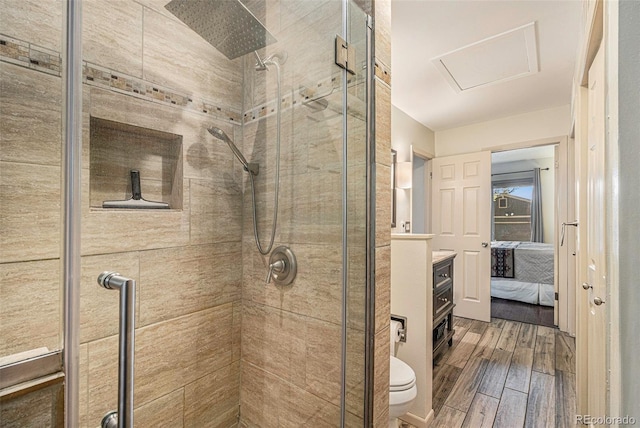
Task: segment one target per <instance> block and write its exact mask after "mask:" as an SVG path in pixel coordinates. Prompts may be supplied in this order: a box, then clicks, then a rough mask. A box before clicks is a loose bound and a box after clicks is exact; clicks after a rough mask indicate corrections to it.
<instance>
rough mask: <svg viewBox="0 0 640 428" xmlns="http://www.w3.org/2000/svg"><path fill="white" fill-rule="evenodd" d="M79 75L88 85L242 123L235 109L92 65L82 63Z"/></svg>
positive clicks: (239, 114)
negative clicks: (81, 70)
mask: <svg viewBox="0 0 640 428" xmlns="http://www.w3.org/2000/svg"><path fill="white" fill-rule="evenodd" d="M82 74H83V81H84V83H86V84H87V85H90V86H95V87H99V88H105V89H109V90H112V91H114V92H119V93H121V94H125V95H131V96H134V97H136V98H140V99H144V100H148V101H154V102H158V103H162V104H168V105H174V106H177V107H182V108H185V109H187V110H191V111H194V112H198V113H204V114H208V115H211V116H213V117H215V118H216V119H218V120H223V121H226V122H230V123H235V124H241V123H242V115H241V113H240V112H239V111H235V110H233V109H230V108H228V107H221V106H217V105H215V104H214V103H212V102H211V101H208V100H205V99H204V98H197V97H194V96H190V95H188V94H185V93H180V92H178V91H175V90H173V89H170V88H166V87H164V86H161V85H156V84H154V83H151V82H148V81H145V80H142V79H139V78H137V77H132V76H128V75H126V74H124V73H120V72H118V71H114V70H110V69H108V68H105V67H101V66H99V65H96V64H91V63H89V62H84V63H83V73H82Z"/></svg>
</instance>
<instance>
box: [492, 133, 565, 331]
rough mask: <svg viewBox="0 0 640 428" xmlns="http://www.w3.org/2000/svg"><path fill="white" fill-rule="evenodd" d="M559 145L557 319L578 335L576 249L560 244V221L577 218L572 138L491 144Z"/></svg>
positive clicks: (497, 148) (500, 148)
mask: <svg viewBox="0 0 640 428" xmlns="http://www.w3.org/2000/svg"><path fill="white" fill-rule="evenodd" d="M550 145H556V146H557V147H558V158H557V159H556V160H555V163H556V188H555V195H554V198H555V200H556V207H555V210H554V239H553V241H554V246H555V251H554V264H555V267H554V269H555V272H554V278H555V280H554V282H555V289H556V292H557V293H558V300H557V301H556V304H555V305H554V307H555V308H557V310H555V309H554V323H555V324H556V325H557V326H558V328H559V329H560V330H561V331H564V332H567V333H569V334H570V335H575V328H576V322H575V318H576V305H575V301H576V300H575V299H576V289H575V287H572V286H570V284H572V283H573V284H575V274H574V272H575V257H574V256H573V255H572V254H571V253H572V250H571V249H570V246H569V245H568V244H565V245H564V246H563V247H560V225H561V224H562V222H572V221H574V220H575V219H574V218H569V214H573V213H570V212H569V206H570V205H573V198H574V197H575V194H574V192H572V191H571V190H570V187H571V186H573V182H572V181H570V180H569V179H570V178H571V177H572V176H573V175H572V173H570V163H571V161H570V159H569V152H570V147H569V138H568V137H567V136H566V135H562V136H558V137H550V138H543V139H539V140H529V141H521V142H517V143H510V144H503V145H499V146H493V147H488V148H487V150H489V151H491V153H496V152H504V151H508V150H518V149H528V148H531V147H540V146H550ZM567 229H569V230H567V234H568V236H567V237H565V243H567V242H568V241H569V238H570V237H571V236H572V235H571V234H572V233H575V231H572V230H570V229H573V228H567Z"/></svg>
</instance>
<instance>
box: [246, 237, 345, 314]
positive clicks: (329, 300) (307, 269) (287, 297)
mask: <svg viewBox="0 0 640 428" xmlns="http://www.w3.org/2000/svg"><path fill="white" fill-rule="evenodd" d="M248 239H249V241H248V242H246V244H245V251H244V253H243V257H244V263H243V277H244V280H243V283H244V287H243V299H248V300H251V301H253V302H256V303H261V304H265V305H269V306H273V307H278V308H281V309H283V310H286V311H290V312H294V313H296V314H300V315H306V316H309V317H313V318H318V319H322V320H325V321H328V322H331V323H334V324H340V323H341V319H342V315H341V305H342V282H341V278H342V276H341V272H342V253H341V252H339V251H336V250H335V249H336V247H335V246H333V245H307V244H292V245H290V247H291V250H292V251H293V252H294V254H295V255H296V258H297V259H298V260H300V261H302V260H304V263H299V264H298V274H297V275H296V279H295V280H294V282H293V284H292V285H290V286H286V287H276V286H274V285H273V284H271V285H269V286H265V284H264V281H265V277H266V275H267V272H268V270H267V267H266V266H267V265H266V260H264V259H263V257H262V256H260V254H259V253H258V250H257V249H256V246H255V243H254V242H253V237H249V238H248ZM262 242H264V241H262Z"/></svg>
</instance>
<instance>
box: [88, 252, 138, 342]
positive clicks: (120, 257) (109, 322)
mask: <svg viewBox="0 0 640 428" xmlns="http://www.w3.org/2000/svg"><path fill="white" fill-rule="evenodd" d="M138 264H139V260H138V253H119V254H105V255H99V256H85V257H82V260H81V275H80V342H81V343H87V342H90V341H93V340H97V339H102V338H105V337H109V336H113V335H115V334H118V328H119V327H118V323H117V319H118V318H117V314H118V311H119V304H120V303H119V302H120V300H119V294H118V292H117V291H112V290H106V289H104V288H103V287H101V286H100V285H98V281H97V279H98V275H100V274H101V273H102V272H105V271H111V272H118V273H119V274H121V275H122V276H125V277H128V278H133V279H135V280H136V281H137V283H136V286H137V289H136V295H137V299H136V300H137V305H136V323H137V326H138V327H140V324H139V322H138V320H139V310H138V308H139V303H140V274H139V271H138ZM105 314H113V315H114V316H113V317H108V318H107V319H105Z"/></svg>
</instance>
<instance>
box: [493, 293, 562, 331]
mask: <svg viewBox="0 0 640 428" xmlns="http://www.w3.org/2000/svg"><path fill="white" fill-rule="evenodd" d="M491 316H492V317H494V318H501V319H504V320H511V321H520V322H527V323H529V324H537V325H544V326H547V327H554V325H553V307H552V306H541V305H531V304H529V303H522V302H518V301H515V300H506V299H500V298H497V297H492V298H491Z"/></svg>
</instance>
